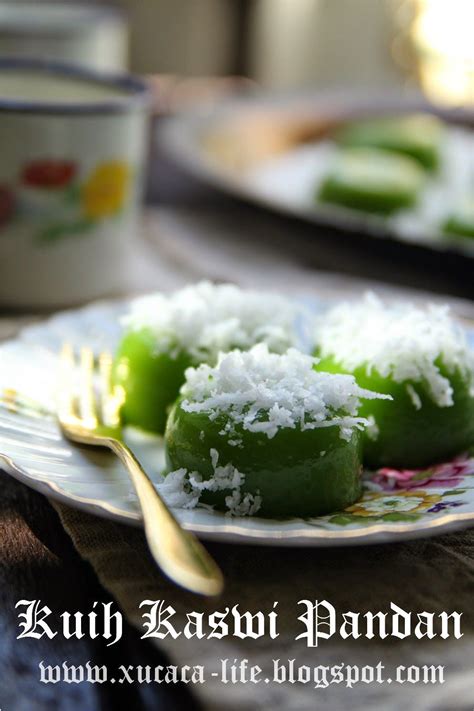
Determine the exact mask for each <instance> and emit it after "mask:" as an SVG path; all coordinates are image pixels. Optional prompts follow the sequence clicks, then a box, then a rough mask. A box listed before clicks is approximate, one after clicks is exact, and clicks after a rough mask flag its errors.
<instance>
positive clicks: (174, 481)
mask: <svg viewBox="0 0 474 711" xmlns="http://www.w3.org/2000/svg"><path fill="white" fill-rule="evenodd" d="M209 455H210V458H211V463H212V468H213V470H214V473H213V476H212V477H211V478H210V479H203V478H202V476H201V475H200V474H198V473H197V472H188V471H187V469H176V470H175V471H173V472H170V473H169V474H168V475H167V476H166V477H165V479H164V481H163V483H161V484H160V485H159V491H160V493H161V494H163V495H164V497H165V500H166V502H167V503H168V504H169V506H174V507H176V508H185V509H192V508H195V507H196V506H197V505H198V504H199V499H200V497H201V494H202V492H203V491H224V490H226V489H230V492H231V493H230V494H229V495H228V496H226V497H225V504H226V507H227V513H228V515H230V516H253V515H254V514H256V513H257V512H258V511H259V509H260V507H261V505H262V497H261V496H260V495H259V494H256V495H253V494H250V493H249V492H242V487H243V485H244V484H245V474H242V472H239V470H238V469H236V467H234V466H233V465H232V464H230V463H229V464H226V465H225V466H221V465H219V454H218V452H217V450H216V449H211V450H209ZM201 505H202V504H201Z"/></svg>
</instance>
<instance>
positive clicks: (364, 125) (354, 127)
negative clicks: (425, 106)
mask: <svg viewBox="0 0 474 711" xmlns="http://www.w3.org/2000/svg"><path fill="white" fill-rule="evenodd" d="M442 134H443V124H442V122H441V121H440V120H439V119H437V118H436V117H435V116H431V115H428V114H414V115H408V116H395V117H385V118H378V119H369V120H365V121H357V122H354V123H351V124H348V125H347V126H346V127H344V128H343V129H342V130H341V131H340V132H339V133H338V136H337V138H338V140H339V142H340V143H341V144H342V145H344V146H348V147H355V146H357V147H361V146H363V147H367V148H380V149H383V150H387V151H393V152H394V153H400V154H402V155H406V156H410V157H411V158H414V159H415V160H416V161H418V163H420V164H421V165H422V166H423V167H424V168H425V169H426V170H430V171H431V170H435V169H436V168H437V167H438V165H439V160H440V155H439V154H440V143H441V139H442Z"/></svg>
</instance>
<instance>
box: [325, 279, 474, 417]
mask: <svg viewBox="0 0 474 711" xmlns="http://www.w3.org/2000/svg"><path fill="white" fill-rule="evenodd" d="M315 337H316V345H317V347H318V349H319V354H320V355H321V357H322V358H325V357H328V356H329V357H333V358H334V359H335V360H336V362H337V363H340V364H341V365H342V366H343V368H344V369H346V370H348V371H353V370H355V369H356V368H360V367H361V366H365V368H366V371H367V373H368V374H370V373H371V372H372V371H376V372H377V373H379V374H380V375H381V376H382V377H384V378H386V377H387V378H391V379H393V380H394V381H395V382H397V383H403V382H406V381H411V382H415V383H417V382H424V383H426V385H427V387H428V389H429V392H430V394H431V396H432V398H433V400H434V402H435V403H436V404H437V405H438V406H439V407H449V406H451V405H453V389H452V386H451V383H450V381H449V379H448V378H447V377H445V375H442V374H441V372H440V369H439V365H438V364H439V362H440V361H441V362H442V363H443V365H444V366H445V368H446V370H447V371H448V373H454V371H455V370H459V372H460V373H461V374H462V376H463V377H464V378H465V379H466V381H467V382H468V384H469V386H470V388H471V392H472V395H473V396H474V352H473V351H472V349H471V348H470V347H469V344H468V342H467V339H466V334H465V332H464V330H463V329H462V327H461V325H460V324H459V323H457V322H456V321H454V320H453V319H452V317H451V315H450V310H449V307H448V306H446V305H442V306H439V305H434V304H428V305H427V307H426V308H420V307H418V306H414V305H413V304H411V303H408V302H395V303H391V304H385V303H383V302H382V301H381V299H380V298H378V297H377V296H376V295H375V294H373V293H368V294H366V295H365V297H364V298H363V299H362V300H361V301H360V302H357V303H354V302H350V303H349V302H348V303H342V304H339V305H338V306H335V307H334V308H332V309H330V310H329V311H328V312H327V313H326V314H324V315H323V316H321V317H319V318H318V319H317V320H316V325H315ZM409 394H410V396H411V399H412V401H413V404H414V406H415V407H417V408H419V407H420V406H421V401H420V398H419V395H418V393H416V391H415V389H414V388H413V386H412V387H411V388H410V390H409Z"/></svg>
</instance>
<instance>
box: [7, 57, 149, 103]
mask: <svg viewBox="0 0 474 711" xmlns="http://www.w3.org/2000/svg"><path fill="white" fill-rule="evenodd" d="M3 69H5V70H11V71H12V72H14V71H17V70H29V71H32V72H37V73H38V74H43V75H44V74H50V75H53V76H60V77H63V78H64V77H65V78H71V79H77V80H80V81H83V82H88V83H91V84H96V85H99V86H104V87H113V88H116V89H119V90H122V91H123V92H124V95H123V96H117V97H114V98H113V99H104V100H99V101H87V100H85V101H82V102H80V101H78V102H73V103H71V102H66V101H61V100H59V101H41V100H31V99H20V98H18V99H16V98H13V99H12V98H2V97H1V96H0V113H2V112H14V113H32V114H67V115H71V116H74V115H84V114H86V115H91V114H104V113H123V112H126V111H129V110H130V109H146V108H148V107H149V106H151V102H152V95H151V90H150V88H149V86H148V84H147V82H146V81H144V80H143V79H141V78H140V77H137V76H135V75H133V74H123V73H120V74H116V73H113V72H103V71H100V70H98V69H90V68H87V67H82V66H78V65H76V64H69V63H67V62H60V61H56V60H51V59H45V58H29V57H0V71H1V70H3Z"/></svg>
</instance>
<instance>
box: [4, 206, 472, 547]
mask: <svg viewBox="0 0 474 711" xmlns="http://www.w3.org/2000/svg"><path fill="white" fill-rule="evenodd" d="M106 202H107V201H106ZM112 202H113V200H112ZM0 204H1V200H0ZM101 204H102V203H101ZM104 204H105V203H104ZM107 204H111V203H107ZM307 303H308V305H310V306H311V305H313V304H312V302H310V301H309V300H307ZM124 308H126V305H124V304H118V303H104V302H102V303H98V304H93V305H91V306H89V307H86V308H83V309H79V310H75V311H65V312H63V313H60V314H57V315H55V316H54V317H52V318H51V319H50V320H49V321H46V322H44V323H40V324H37V325H34V326H31V327H29V328H27V329H25V330H24V331H23V332H22V333H21V334H20V336H19V337H18V338H17V339H15V340H14V341H10V342H8V343H5V344H2V345H1V346H0V393H3V398H0V401H1V400H2V399H3V403H4V405H3V407H1V406H0V453H2V454H1V455H0V459H1V460H2V467H3V468H4V469H5V470H6V471H8V472H9V473H10V474H11V475H12V476H15V477H16V478H18V479H19V480H21V481H23V482H24V483H26V484H27V485H28V486H31V487H32V488H34V489H36V490H38V491H40V492H41V493H43V494H46V495H47V496H51V497H53V498H56V499H58V500H60V501H62V502H63V503H66V504H68V505H70V506H74V507H76V508H80V509H83V510H85V511H87V512H89V513H93V514H96V515H98V516H102V517H107V518H112V519H114V520H116V521H120V522H122V523H129V524H135V525H141V520H140V513H139V509H138V505H137V501H136V497H135V495H134V493H133V491H132V487H131V485H130V482H129V480H128V476H127V474H126V473H125V472H124V470H123V469H122V467H121V466H120V464H119V463H118V462H117V461H116V460H115V459H114V458H113V457H111V456H110V455H109V454H107V453H105V452H91V451H88V450H87V451H86V450H84V448H80V447H74V446H73V445H71V444H70V443H69V442H67V441H66V440H64V438H63V437H62V435H61V433H60V431H59V429H58V427H57V424H56V422H55V420H54V418H52V417H51V416H48V414H47V411H48V410H49V411H50V410H51V408H52V407H53V403H54V395H53V393H54V389H55V383H56V379H55V373H56V372H57V367H58V362H57V357H58V356H57V354H58V352H59V349H60V346H61V343H62V342H63V341H66V340H67V341H69V342H71V343H72V344H73V345H74V346H76V347H78V346H80V345H82V344H84V343H87V344H90V345H91V346H92V347H93V348H94V349H95V351H96V352H99V351H100V350H104V349H108V350H113V348H114V347H115V344H116V343H117V339H118V338H119V334H120V328H119V325H118V320H119V316H120V315H121V314H122V313H123V310H124ZM314 308H319V309H321V308H322V305H321V303H320V302H316V303H314ZM469 336H470V338H471V340H472V341H474V335H473V332H472V331H469ZM9 389H15V390H17V391H18V392H21V393H23V394H25V395H27V396H28V398H31V400H32V401H34V402H35V403H39V404H41V405H42V406H43V407H44V408H45V410H46V412H45V411H43V412H41V411H40V412H38V411H36V412H30V414H28V413H29V410H31V408H28V406H27V405H28V400H26V401H25V402H26V406H25V408H24V410H25V414H24V416H20V415H16V414H13V413H11V411H9V409H8V407H7V406H6V405H5V403H6V402H7V397H6V393H8V390H9ZM7 404H8V403H7ZM131 444H132V446H133V447H134V449H135V451H136V452H137V454H138V456H139V458H140V459H141V460H142V462H143V463H144V465H145V467H146V469H147V471H148V472H149V474H150V477H151V478H152V480H153V481H155V482H156V484H157V485H159V483H160V481H161V475H160V472H161V470H162V466H163V446H162V441H161V440H160V439H158V438H154V437H145V438H142V439H141V440H137V441H135V442H133V443H131ZM175 513H176V515H177V517H178V518H179V519H180V521H181V522H182V524H183V526H184V527H186V528H188V529H190V530H193V531H195V532H196V533H197V534H199V535H201V536H202V537H203V538H208V539H213V540H219V541H227V542H234V543H235V542H240V543H242V542H243V543H253V544H260V545H279V546H281V545H285V546H340V545H364V544H367V543H383V542H395V541H400V540H406V539H412V538H417V537H421V536H427V535H433V534H435V533H446V532H449V531H455V530H459V529H463V528H467V527H469V526H474V458H469V457H467V456H464V457H458V458H457V459H454V460H453V461H452V462H448V463H444V464H438V465H436V466H432V467H428V468H426V469H422V470H400V471H399V470H392V469H380V470H379V471H377V472H366V473H365V475H364V493H363V496H362V497H361V499H360V501H358V502H356V503H355V504H353V505H352V506H350V507H349V508H348V509H346V510H345V511H342V512H338V513H334V514H332V515H329V516H321V517H318V518H313V519H305V520H303V519H296V518H294V519H284V520H271V519H263V518H258V517H246V518H236V517H230V516H226V515H225V514H223V513H220V512H218V511H212V510H209V509H208V508H196V509H194V510H184V509H176V510H175Z"/></svg>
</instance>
